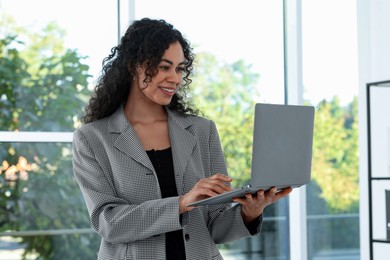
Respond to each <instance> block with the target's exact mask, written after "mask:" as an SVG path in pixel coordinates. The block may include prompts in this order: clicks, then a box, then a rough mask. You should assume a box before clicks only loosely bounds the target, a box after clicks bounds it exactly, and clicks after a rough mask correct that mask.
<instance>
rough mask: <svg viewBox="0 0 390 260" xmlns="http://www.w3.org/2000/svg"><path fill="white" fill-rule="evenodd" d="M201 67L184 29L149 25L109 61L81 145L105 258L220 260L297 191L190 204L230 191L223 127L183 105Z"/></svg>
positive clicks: (79, 157)
mask: <svg viewBox="0 0 390 260" xmlns="http://www.w3.org/2000/svg"><path fill="white" fill-rule="evenodd" d="M193 60H194V55H193V53H192V49H191V47H190V45H189V43H188V41H187V40H186V39H184V37H183V36H182V34H181V33H180V32H179V31H178V30H176V29H175V28H174V27H173V26H172V25H170V24H168V23H167V22H165V21H164V20H152V19H147V18H145V19H142V20H138V21H135V22H134V23H133V24H132V25H131V26H130V27H129V28H128V30H127V32H126V33H125V35H124V36H123V37H122V39H121V42H120V44H119V45H118V46H117V47H114V48H113V49H112V51H111V55H109V56H108V57H107V58H106V59H105V60H104V62H103V73H102V76H101V77H100V78H99V81H98V84H97V86H96V88H95V91H94V93H93V95H92V97H91V99H90V102H89V104H88V106H87V108H86V115H85V117H84V118H83V121H84V125H83V126H82V127H81V128H79V129H78V130H76V131H75V133H74V143H73V145H74V146H73V147H74V159H73V167H74V174H75V177H76V180H77V182H78V184H79V186H80V189H81V191H82V193H83V196H84V199H85V202H86V205H87V208H88V211H89V214H90V218H91V223H92V226H93V228H94V229H95V230H96V231H97V232H98V233H99V235H100V236H101V237H102V241H101V247H100V250H99V254H98V259H105V260H107V259H110V260H114V259H137V260H138V259H196V260H199V259H202V260H203V259H222V256H221V255H220V253H219V251H218V249H217V247H216V243H225V242H229V241H232V240H235V239H239V238H242V237H246V236H251V235H256V234H258V233H259V232H260V227H261V222H262V213H263V210H264V208H265V207H266V206H267V205H269V204H271V203H273V202H275V201H277V200H279V199H280V198H282V197H285V196H287V194H288V193H289V192H290V191H291V189H286V190H284V191H282V192H278V193H277V192H276V190H275V189H272V190H271V191H269V192H267V193H264V191H259V192H258V193H257V194H255V195H251V194H248V195H247V196H246V197H245V198H237V199H235V201H236V202H237V203H238V204H236V205H235V206H232V205H230V204H228V205H216V206H204V207H188V206H186V205H188V204H190V203H191V202H195V201H198V200H200V199H204V198H207V197H210V196H214V195H217V194H220V193H223V192H226V191H230V190H231V189H232V188H231V187H230V184H229V183H230V182H231V181H232V179H231V178H229V177H228V176H227V170H226V166H225V162H224V157H223V152H222V149H221V145H220V141H219V137H218V132H217V130H216V126H215V124H214V123H213V122H212V121H210V120H208V119H205V118H202V117H200V116H197V111H196V110H195V109H193V108H191V107H190V106H189V105H188V104H187V103H186V102H185V94H186V92H187V89H188V88H189V85H190V83H191V80H190V78H189V77H190V74H191V72H192V64H193Z"/></svg>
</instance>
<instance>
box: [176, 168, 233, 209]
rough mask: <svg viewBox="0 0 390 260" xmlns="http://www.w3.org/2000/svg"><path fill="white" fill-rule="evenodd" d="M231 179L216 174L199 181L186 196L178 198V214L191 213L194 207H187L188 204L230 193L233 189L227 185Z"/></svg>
mask: <svg viewBox="0 0 390 260" xmlns="http://www.w3.org/2000/svg"><path fill="white" fill-rule="evenodd" d="M231 181H232V178H230V177H228V176H226V175H224V174H222V173H217V174H214V175H212V176H210V177H208V178H203V179H200V180H199V181H198V182H197V183H196V184H195V186H194V187H193V188H192V189H191V190H190V191H189V192H188V193H186V194H184V195H182V196H180V198H179V206H180V213H184V212H186V211H191V210H192V209H193V208H195V207H187V205H188V204H190V203H193V202H196V201H199V200H202V199H206V198H209V197H213V196H216V195H218V194H221V193H224V192H227V191H231V190H232V189H233V188H232V187H230V185H228V183H229V182H231Z"/></svg>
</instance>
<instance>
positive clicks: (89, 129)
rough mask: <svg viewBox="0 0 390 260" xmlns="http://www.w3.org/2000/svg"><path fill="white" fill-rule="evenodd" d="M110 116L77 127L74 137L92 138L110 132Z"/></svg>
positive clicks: (75, 138)
mask: <svg viewBox="0 0 390 260" xmlns="http://www.w3.org/2000/svg"><path fill="white" fill-rule="evenodd" d="M108 125H109V124H108V118H103V119H99V120H96V121H93V122H90V123H87V124H84V125H82V126H81V127H79V128H77V129H75V131H74V132H73V139H74V140H77V139H91V138H96V137H98V136H102V135H104V134H105V133H108V132H109V130H108V129H109V127H108Z"/></svg>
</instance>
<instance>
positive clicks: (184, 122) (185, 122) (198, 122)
mask: <svg viewBox="0 0 390 260" xmlns="http://www.w3.org/2000/svg"><path fill="white" fill-rule="evenodd" d="M168 115H169V117H170V118H172V119H173V120H172V121H173V122H175V123H177V124H179V125H180V126H182V127H183V128H185V129H194V130H196V131H208V132H209V131H211V130H212V129H213V128H215V123H214V121H213V120H211V119H209V118H206V117H203V116H199V115H183V114H180V113H177V112H174V111H169V112H168Z"/></svg>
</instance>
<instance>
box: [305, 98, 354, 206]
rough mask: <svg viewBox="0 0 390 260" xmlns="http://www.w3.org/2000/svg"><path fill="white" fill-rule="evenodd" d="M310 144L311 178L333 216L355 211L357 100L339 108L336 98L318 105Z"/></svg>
mask: <svg viewBox="0 0 390 260" xmlns="http://www.w3.org/2000/svg"><path fill="white" fill-rule="evenodd" d="M314 128H315V130H314V133H315V136H314V143H313V166H312V173H313V179H314V180H315V181H316V183H317V184H318V185H319V187H320V188H321V193H320V196H321V197H322V198H323V199H325V201H326V202H327V207H328V209H329V211H330V212H332V213H340V212H357V210H358V206H359V174H358V167H359V158H358V122H357V99H356V97H355V98H354V100H353V101H352V102H351V103H350V104H349V105H348V106H347V107H342V106H340V104H339V100H338V98H337V97H336V98H334V99H333V100H332V101H330V102H327V101H322V102H321V103H320V104H318V106H317V109H316V117H315V127H314Z"/></svg>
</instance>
